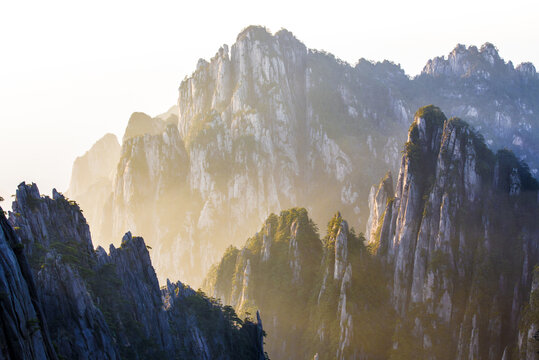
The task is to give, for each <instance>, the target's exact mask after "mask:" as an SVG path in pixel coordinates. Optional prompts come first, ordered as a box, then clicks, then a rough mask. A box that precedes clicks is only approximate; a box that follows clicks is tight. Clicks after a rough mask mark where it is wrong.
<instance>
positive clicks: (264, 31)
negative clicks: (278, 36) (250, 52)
mask: <svg viewBox="0 0 539 360" xmlns="http://www.w3.org/2000/svg"><path fill="white" fill-rule="evenodd" d="M271 37H273V35H272V34H271V32H270V31H269V30H268V28H266V27H265V26H261V25H249V26H247V27H246V28H245V29H243V30H242V31H241V32H240V33H239V34H238V36H237V37H236V42H239V41H241V40H243V39H250V40H264V39H269V38H271Z"/></svg>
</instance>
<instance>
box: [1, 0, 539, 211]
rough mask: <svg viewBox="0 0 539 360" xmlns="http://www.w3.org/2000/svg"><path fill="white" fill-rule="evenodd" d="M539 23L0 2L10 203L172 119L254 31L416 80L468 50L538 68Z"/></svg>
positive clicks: (443, 6)
mask: <svg viewBox="0 0 539 360" xmlns="http://www.w3.org/2000/svg"><path fill="white" fill-rule="evenodd" d="M538 14H539V2H537V1H535V0H533V1H532V0H513V1H510V2H509V1H503V2H502V1H497V0H490V1H471V0H453V1H443V2H440V1H436V0H428V1H427V0H408V1H402V0H385V1H383V0H380V1H374V0H369V1H363V0H356V1H341V0H332V1H324V2H322V1H318V2H317V1H313V0H311V1H304V2H297V1H292V0H271V1H256V0H245V1H231V0H228V1H223V0H219V1H200V0H191V1H184V0H182V1H151V2H150V1H126V2H120V1H112V0H108V1H100V0H98V1H95V0H94V1H85V2H82V1H75V0H70V1H55V0H50V1H1V2H0V145H1V149H2V160H1V164H0V169H1V170H0V195H1V196H3V197H4V198H6V202H7V203H6V202H4V203H3V204H0V205H3V206H4V207H5V208H8V207H10V206H9V205H10V194H13V193H14V192H15V188H16V185H17V184H18V183H19V182H21V181H23V180H26V181H27V182H28V181H33V182H36V183H37V184H38V186H39V187H40V190H41V191H42V192H44V193H49V194H50V191H51V189H52V188H53V187H56V188H57V189H58V190H60V191H63V190H66V189H67V186H68V183H69V177H70V174H71V165H72V163H73V160H74V159H75V157H76V156H78V155H82V154H83V153H84V152H85V151H86V150H88V149H89V148H90V147H91V145H92V144H93V143H94V142H95V141H96V140H98V139H99V138H100V137H101V136H103V135H104V134H105V133H107V132H112V133H115V134H117V135H118V136H119V137H121V136H122V134H123V130H124V128H125V126H126V124H127V120H128V118H129V115H130V114H131V113H132V112H134V111H144V112H146V113H148V114H150V115H157V114H158V113H161V112H164V111H166V110H167V109H168V108H169V107H170V106H171V105H173V104H174V103H175V102H176V96H177V88H178V86H179V84H180V82H181V80H182V79H183V78H184V77H185V76H186V75H189V74H190V73H191V72H192V71H193V70H194V68H195V65H196V62H197V60H198V59H199V58H201V57H202V58H206V59H209V58H210V57H212V56H213V55H214V54H215V52H216V51H217V49H218V48H219V46H221V45H222V44H229V45H232V43H233V42H234V40H235V38H236V35H237V34H238V33H239V32H240V31H241V30H242V29H243V28H244V27H246V26H248V25H251V24H257V25H264V26H266V27H268V28H269V29H270V30H271V31H272V32H275V31H277V30H279V29H280V28H282V27H284V28H287V29H288V30H290V31H292V32H293V33H294V34H295V35H296V37H297V38H298V39H300V40H301V41H303V42H304V43H305V44H306V45H307V46H308V47H310V48H316V49H323V50H326V51H329V52H331V53H333V54H335V55H336V56H337V57H339V58H341V59H343V60H346V61H348V62H351V63H355V62H356V61H357V60H358V59H359V58H361V57H365V58H367V59H372V60H383V59H388V60H392V61H394V62H396V63H400V64H401V65H402V67H403V68H404V69H405V70H406V72H407V73H408V74H411V75H415V74H417V73H419V72H420V71H421V69H422V67H423V65H424V64H425V63H426V61H427V60H428V59H429V58H432V57H434V56H438V55H447V54H448V53H449V52H450V51H451V50H452V49H453V47H454V46H455V45H456V44H457V43H464V44H467V45H471V44H474V45H478V46H479V45H481V44H483V43H484V42H486V41H490V42H492V43H494V44H495V45H496V46H497V47H498V48H499V50H500V53H501V56H502V57H504V58H505V59H506V60H512V61H513V63H515V65H516V64H518V63H520V62H523V61H531V62H533V63H534V64H535V65H536V66H537V65H539V46H538V44H539V22H538V21H537V19H536V17H537V15H538Z"/></svg>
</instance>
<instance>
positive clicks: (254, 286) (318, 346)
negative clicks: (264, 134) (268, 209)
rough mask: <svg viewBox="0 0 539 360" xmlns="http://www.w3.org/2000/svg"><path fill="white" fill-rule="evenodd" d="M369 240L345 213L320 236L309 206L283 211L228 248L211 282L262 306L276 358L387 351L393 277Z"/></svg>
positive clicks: (237, 300) (231, 298) (234, 298)
mask: <svg viewBox="0 0 539 360" xmlns="http://www.w3.org/2000/svg"><path fill="white" fill-rule="evenodd" d="M363 241H364V238H363V237H362V235H360V236H358V235H356V234H355V232H354V230H353V229H350V228H349V227H348V224H347V222H346V221H345V220H344V219H343V218H342V216H341V214H336V215H335V216H334V217H333V218H332V220H331V221H330V223H329V224H328V235H327V236H326V237H325V238H324V239H320V237H319V235H318V231H317V227H316V225H315V224H314V223H313V222H312V220H310V219H309V217H308V216H307V211H306V210H305V209H299V208H294V209H290V210H286V211H282V212H281V213H280V215H279V216H276V215H270V217H268V219H267V220H266V221H265V223H264V226H263V227H262V229H261V230H260V231H259V232H258V233H257V234H256V235H255V236H254V237H252V238H250V239H249V240H247V242H246V244H245V246H244V248H243V249H241V250H237V249H235V248H229V249H228V250H227V252H226V253H225V256H224V257H223V259H222V260H221V262H220V263H219V264H218V265H216V266H214V267H213V268H212V270H211V271H210V273H209V275H208V277H207V278H206V280H205V283H204V288H205V289H207V291H208V292H209V293H210V294H212V295H213V296H216V297H220V298H221V299H222V300H223V301H224V302H225V303H226V304H228V305H232V306H234V307H236V308H237V309H238V311H239V312H240V313H241V314H246V313H254V311H255V309H260V311H261V313H262V314H264V317H265V318H266V319H267V320H266V323H265V327H266V329H267V330H268V338H267V347H266V348H267V350H268V354H269V356H270V357H272V358H279V359H312V358H313V357H315V356H319V357H320V358H328V359H349V358H354V357H355V358H357V357H359V356H360V354H361V356H362V358H369V359H370V358H373V359H377V358H384V357H387V354H388V349H389V347H390V341H389V340H390V338H391V336H390V335H391V331H392V328H391V326H392V324H393V323H392V320H391V316H392V315H391V314H392V310H391V307H390V302H389V294H388V293H387V292H386V289H387V284H388V283H387V279H386V278H385V277H384V275H383V273H382V271H381V268H380V266H381V262H379V261H378V260H377V259H376V258H374V257H373V256H371V255H370V254H369V253H368V250H367V248H366V247H365V246H364V244H363ZM267 247H269V251H268V249H267ZM264 254H268V255H267V257H264ZM246 269H249V272H248V281H247V277H246V276H247V271H246ZM275 293H278V294H279V296H268V294H275ZM240 294H241V295H240ZM245 294H248V297H247V299H248V300H247V301H245V297H244V295H245ZM385 321H387V323H384V322H385ZM317 354H318V355H317Z"/></svg>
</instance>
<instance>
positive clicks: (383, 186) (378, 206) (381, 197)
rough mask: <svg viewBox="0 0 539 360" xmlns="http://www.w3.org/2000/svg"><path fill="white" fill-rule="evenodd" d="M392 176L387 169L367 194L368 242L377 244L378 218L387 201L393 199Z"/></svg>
mask: <svg viewBox="0 0 539 360" xmlns="http://www.w3.org/2000/svg"><path fill="white" fill-rule="evenodd" d="M393 191H394V188H393V177H392V175H391V171H389V172H388V173H387V174H386V176H385V177H384V179H383V180H382V182H380V185H378V186H377V187H376V186H374V185H373V186H372V187H371V192H370V194H369V210H370V215H369V219H368V220H367V231H366V237H367V241H368V242H369V243H373V244H375V246H377V245H378V242H379V238H380V231H381V229H380V227H381V225H382V224H381V222H380V219H381V218H383V215H384V211H385V210H386V206H387V203H388V201H393Z"/></svg>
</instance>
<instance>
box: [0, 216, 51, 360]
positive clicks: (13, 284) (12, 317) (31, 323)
mask: <svg viewBox="0 0 539 360" xmlns="http://www.w3.org/2000/svg"><path fill="white" fill-rule="evenodd" d="M0 254H1V256H0V324H1V326H0V348H1V350H2V351H1V352H0V359H2V360H4V359H6V360H8V359H9V360H11V359H21V360H22V359H28V360H30V359H40V360H41V359H43V360H45V359H57V357H56V354H55V352H54V349H53V345H52V342H51V340H50V337H49V332H48V329H47V324H46V320H45V317H44V315H43V311H42V309H41V306H40V303H39V301H38V295H37V290H36V287H35V285H34V280H33V278H32V274H31V270H30V267H29V265H28V262H27V260H26V257H25V255H24V252H23V245H22V243H21V242H20V240H19V239H18V238H17V236H16V234H15V232H14V230H13V228H12V227H11V226H10V225H9V223H8V222H7V219H6V217H5V215H4V212H3V210H2V209H1V208H0Z"/></svg>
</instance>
